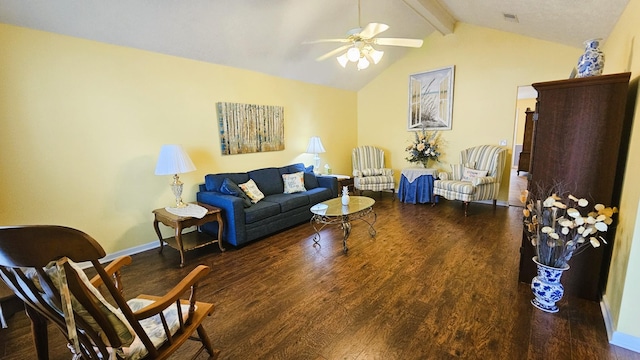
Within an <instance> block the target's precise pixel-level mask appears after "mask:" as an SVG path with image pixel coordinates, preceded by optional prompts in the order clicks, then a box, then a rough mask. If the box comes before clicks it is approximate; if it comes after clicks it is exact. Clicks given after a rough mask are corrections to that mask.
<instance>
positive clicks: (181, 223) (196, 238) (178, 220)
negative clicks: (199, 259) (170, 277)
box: [153, 203, 225, 267]
mask: <svg viewBox="0 0 640 360" xmlns="http://www.w3.org/2000/svg"><path fill="white" fill-rule="evenodd" d="M197 204H198V205H200V206H202V207H204V208H206V209H207V213H206V215H205V216H203V217H202V218H201V219H198V218H195V217H190V216H187V217H183V216H178V215H175V214H172V213H170V212H168V211H167V210H165V209H164V208H161V209H155V210H153V214H154V215H155V219H154V221H153V228H154V229H155V230H156V234H157V235H158V240H160V253H162V250H163V249H164V244H165V243H167V245H169V246H171V247H172V248H174V249H176V250H178V251H179V252H180V267H184V253H185V251H189V250H193V249H197V248H199V247H203V246H205V245H209V244H212V243H215V242H217V243H218V247H219V248H220V251H224V250H225V249H224V248H223V247H222V230H223V227H224V223H223V221H222V214H221V210H220V209H219V208H217V207H215V206H211V205H207V204H202V203H197ZM211 221H217V222H218V238H217V239H214V238H213V237H212V236H210V235H207V234H205V233H202V232H200V226H201V225H204V224H206V223H208V222H211ZM158 223H163V224H164V225H166V226H169V227H171V228H173V229H175V236H173V237H168V238H164V239H163V238H162V234H161V233H160V227H159V226H158ZM191 226H197V227H198V231H193V232H190V233H186V234H184V235H183V234H182V230H183V229H186V228H189V227H191Z"/></svg>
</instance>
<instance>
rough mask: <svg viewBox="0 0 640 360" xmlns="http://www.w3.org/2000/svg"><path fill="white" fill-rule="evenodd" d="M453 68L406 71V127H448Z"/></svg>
mask: <svg viewBox="0 0 640 360" xmlns="http://www.w3.org/2000/svg"><path fill="white" fill-rule="evenodd" d="M454 68H455V67H454V65H451V66H447V67H443V68H439V69H435V70H429V71H425V72H421V73H416V74H411V75H409V118H408V121H407V130H422V129H424V130H432V131H437V130H451V119H452V115H453V84H454Z"/></svg>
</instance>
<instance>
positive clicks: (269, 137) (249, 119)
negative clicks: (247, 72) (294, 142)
mask: <svg viewBox="0 0 640 360" xmlns="http://www.w3.org/2000/svg"><path fill="white" fill-rule="evenodd" d="M216 107H217V110H218V127H219V134H220V150H221V152H222V155H235V154H248V153H258V152H266V151H281V150H284V107H283V106H272V105H256V104H240V103H230V102H219V103H216Z"/></svg>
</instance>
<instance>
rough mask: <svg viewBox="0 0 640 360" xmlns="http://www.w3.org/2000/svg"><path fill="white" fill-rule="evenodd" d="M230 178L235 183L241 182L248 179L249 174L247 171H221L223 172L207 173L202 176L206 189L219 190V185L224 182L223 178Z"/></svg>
mask: <svg viewBox="0 0 640 360" xmlns="http://www.w3.org/2000/svg"><path fill="white" fill-rule="evenodd" d="M227 178H228V179H230V180H231V181H233V182H234V183H236V184H242V183H244V182H247V181H249V175H248V174H247V173H223V174H208V175H205V177H204V185H205V189H206V190H207V191H217V192H220V187H221V186H222V183H223V182H224V179H227Z"/></svg>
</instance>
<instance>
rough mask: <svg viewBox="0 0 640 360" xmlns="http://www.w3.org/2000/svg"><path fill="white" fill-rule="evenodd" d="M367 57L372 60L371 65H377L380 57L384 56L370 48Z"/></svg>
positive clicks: (382, 53)
mask: <svg viewBox="0 0 640 360" xmlns="http://www.w3.org/2000/svg"><path fill="white" fill-rule="evenodd" d="M369 55H370V56H371V58H372V59H373V63H374V64H377V63H379V62H380V60H381V59H382V55H384V51H380V50H376V49H373V48H372V49H371V51H370V52H369Z"/></svg>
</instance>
